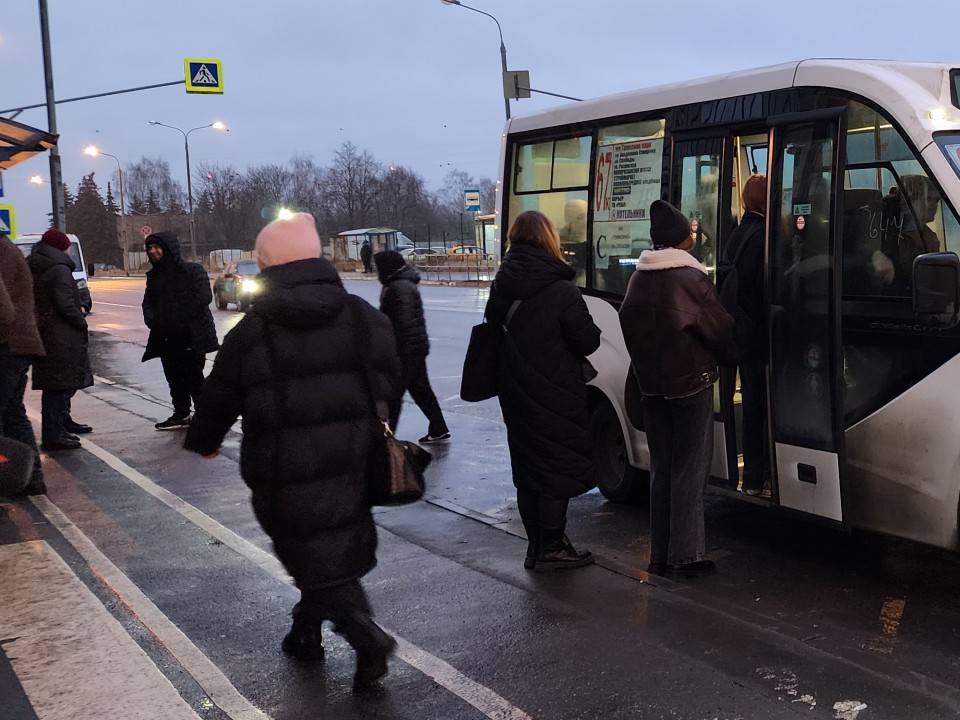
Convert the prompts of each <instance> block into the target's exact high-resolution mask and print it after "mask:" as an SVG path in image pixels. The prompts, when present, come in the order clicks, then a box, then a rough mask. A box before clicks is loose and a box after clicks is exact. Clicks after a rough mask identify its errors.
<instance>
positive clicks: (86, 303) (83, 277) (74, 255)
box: [13, 233, 93, 313]
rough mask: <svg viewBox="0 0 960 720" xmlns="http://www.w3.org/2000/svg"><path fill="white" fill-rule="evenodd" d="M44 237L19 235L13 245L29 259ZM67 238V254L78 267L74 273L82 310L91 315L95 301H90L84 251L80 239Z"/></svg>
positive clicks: (71, 236)
mask: <svg viewBox="0 0 960 720" xmlns="http://www.w3.org/2000/svg"><path fill="white" fill-rule="evenodd" d="M42 237H43V235H42V234H41V233H27V234H26V235H17V237H16V238H14V240H13V244H14V245H16V246H17V247H18V248H20V252H22V253H23V256H24V257H27V256H28V255H29V254H30V252H31V251H32V250H33V246H34V245H36V244H37V243H38V242H40V239H41V238H42ZM67 237H68V238H70V250H69V251H68V252H67V254H68V255H69V256H70V259H71V260H73V264H74V265H75V266H76V267H75V269H74V271H73V279H74V280H76V281H77V287H78V288H79V289H80V309H81V310H83V312H85V313H89V312H90V311H91V310H92V309H93V300H91V299H90V288H89V287H88V286H87V279H88V278H87V265H86V263H85V262H84V261H83V249H82V248H81V247H80V239H79V238H78V237H77V236H76V235H67Z"/></svg>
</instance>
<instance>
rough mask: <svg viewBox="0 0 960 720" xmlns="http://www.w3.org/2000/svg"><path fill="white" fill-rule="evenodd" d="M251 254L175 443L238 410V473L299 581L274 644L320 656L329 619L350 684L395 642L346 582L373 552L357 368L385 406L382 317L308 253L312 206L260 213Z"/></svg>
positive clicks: (368, 408)
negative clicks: (240, 312) (239, 299)
mask: <svg viewBox="0 0 960 720" xmlns="http://www.w3.org/2000/svg"><path fill="white" fill-rule="evenodd" d="M256 253H257V261H258V262H259V264H260V267H261V269H262V272H261V274H260V276H259V277H260V279H261V280H262V281H263V290H262V293H261V294H260V295H258V296H257V301H256V303H255V304H254V306H253V309H252V310H251V311H250V312H248V313H247V314H246V316H245V317H244V318H243V319H242V320H241V321H240V322H239V323H238V324H237V325H236V327H234V328H233V329H232V330H231V331H230V332H229V333H228V334H227V336H226V338H224V341H223V347H222V348H221V350H220V352H219V354H218V355H217V359H216V362H215V364H214V367H213V371H212V372H211V373H210V376H209V377H208V378H207V379H206V382H205V384H204V388H203V394H202V396H201V401H200V406H199V408H198V410H197V412H196V414H195V416H194V418H193V421H192V422H191V423H190V427H189V429H188V431H187V436H186V440H185V442H184V446H185V447H186V448H187V449H188V450H192V451H194V452H197V453H200V454H202V455H212V454H214V453H216V452H217V449H218V448H219V447H220V444H221V442H222V441H223V438H224V436H225V435H226V433H227V431H228V430H229V429H230V427H231V425H233V423H234V422H235V421H236V419H237V417H238V416H242V417H243V440H242V442H241V446H240V472H241V474H242V475H243V479H244V481H245V482H246V483H247V485H248V486H249V487H250V489H251V491H252V493H253V498H252V499H253V509H254V512H255V513H256V516H257V520H259V521H260V524H261V525H262V526H263V529H264V531H265V532H266V533H267V534H268V535H269V536H270V539H271V540H272V541H273V546H274V550H275V551H276V554H277V557H278V558H279V559H280V560H281V562H283V564H284V566H285V567H286V569H287V570H288V572H289V573H290V575H291V576H292V577H293V579H294V581H295V582H296V584H297V587H298V588H299V589H300V592H301V594H302V598H301V601H300V602H299V603H297V606H296V607H295V608H294V621H293V628H292V629H291V631H290V633H289V634H288V635H287V636H286V637H285V638H284V640H283V644H282V647H283V649H284V650H285V651H286V652H288V653H290V654H291V655H293V656H294V657H295V658H297V659H300V660H316V659H319V658H321V657H322V656H323V645H322V644H321V632H320V629H321V625H322V623H323V621H324V620H332V621H333V622H334V624H335V628H336V631H337V632H339V633H341V634H342V635H344V636H345V637H346V638H347V640H348V641H349V642H350V644H351V645H353V647H354V648H356V650H357V674H356V676H355V678H354V685H355V687H356V688H357V689H363V688H365V687H367V686H368V685H370V684H372V683H373V682H375V681H376V680H378V679H379V678H380V677H382V676H383V675H385V674H386V672H387V665H386V659H387V654H388V653H389V652H390V651H392V649H393V647H394V645H395V643H394V641H393V639H392V638H390V637H389V636H388V635H387V634H386V633H384V632H383V630H381V629H380V628H379V627H378V626H377V625H376V624H375V623H374V622H373V621H372V619H371V617H370V615H371V611H370V605H369V603H368V601H367V598H366V595H365V594H364V591H363V588H362V587H361V585H360V582H359V580H360V578H361V577H362V576H363V575H365V574H366V573H368V572H369V571H370V570H371V569H373V567H374V565H376V548H377V532H376V528H375V527H374V524H373V518H372V516H371V514H370V505H369V503H368V501H367V497H366V483H365V480H364V478H365V475H366V469H367V462H368V457H369V456H370V454H371V445H372V442H373V440H374V434H375V433H376V432H378V431H380V432H382V431H381V430H380V429H379V425H378V423H377V420H376V416H375V415H374V412H373V408H372V401H371V398H370V393H369V390H368V386H367V380H366V375H365V371H364V369H363V367H364V363H367V365H368V367H369V368H370V369H371V371H372V377H373V380H374V382H376V383H377V386H378V388H379V390H378V394H379V395H380V397H381V398H384V399H386V400H387V402H388V405H389V408H390V412H391V414H392V417H393V418H394V419H395V418H396V416H397V415H398V414H399V408H400V396H401V393H402V389H401V384H400V368H399V365H398V362H397V355H396V348H395V346H394V340H393V330H392V329H391V327H390V321H389V320H387V318H386V317H384V316H383V315H382V314H381V313H379V312H378V311H377V310H376V309H374V308H373V307H371V306H370V305H369V304H368V303H366V302H365V301H363V300H361V299H360V298H357V297H354V296H352V295H349V294H348V293H347V291H346V290H345V289H344V288H343V285H342V284H341V282H340V278H339V277H338V276H337V272H336V270H335V269H334V268H333V266H332V265H331V264H330V263H329V262H327V261H326V260H323V259H322V258H320V257H319V256H320V240H319V237H318V236H317V232H316V228H315V226H314V221H313V217H312V216H310V215H308V214H306V213H298V214H296V215H294V216H293V218H291V219H289V220H277V221H274V222H273V223H270V224H269V225H267V227H266V228H264V229H263V231H261V233H260V235H259V236H258V237H257V249H256ZM361 314H362V316H363V318H361ZM364 326H365V327H366V328H368V331H369V334H366V335H364V334H362V333H361V328H362V327H364Z"/></svg>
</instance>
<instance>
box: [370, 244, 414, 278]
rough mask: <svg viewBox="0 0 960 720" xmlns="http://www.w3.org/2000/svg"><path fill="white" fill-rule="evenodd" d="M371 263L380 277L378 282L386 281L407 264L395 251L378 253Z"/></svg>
mask: <svg viewBox="0 0 960 720" xmlns="http://www.w3.org/2000/svg"><path fill="white" fill-rule="evenodd" d="M373 262H374V263H375V264H376V266H377V275H378V276H379V277H380V280H386V279H387V278H388V277H390V276H391V275H393V274H394V273H395V272H396V271H397V270H399V269H400V268H402V267H403V266H404V265H406V264H407V261H406V260H404V259H403V255H401V254H400V253H398V252H397V251H396V250H384V251H383V252H378V253H377V254H376V255H374V256H373Z"/></svg>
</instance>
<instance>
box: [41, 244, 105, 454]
mask: <svg viewBox="0 0 960 720" xmlns="http://www.w3.org/2000/svg"><path fill="white" fill-rule="evenodd" d="M69 248H70V239H69V238H68V237H67V236H66V234H65V233H63V232H61V231H60V230H57V229H56V228H51V229H50V230H47V231H46V232H45V233H44V234H43V239H42V240H41V241H40V242H39V243H37V245H36V246H35V247H34V249H33V252H31V253H30V257H28V258H27V264H28V265H29V266H30V272H31V273H32V274H33V296H34V301H35V308H36V317H37V329H38V330H39V331H40V338H41V340H43V349H44V352H45V353H46V356H45V357H43V358H40V359H37V360H35V361H34V363H33V381H32V382H33V389H34V390H41V391H42V392H43V394H42V396H41V405H42V418H43V421H42V423H41V429H42V432H41V436H42V437H41V443H42V445H43V446H44V449H47V450H67V449H72V448H78V447H80V441H79V440H77V438H76V437H75V436H73V435H70V434H68V429H69V428H68V425H69V426H71V427H72V426H73V425H75V423H73V421H72V419H71V418H70V398H71V397H72V396H73V394H74V393H75V392H76V391H77V390H80V389H82V388H85V387H90V386H91V385H93V372H92V371H91V369H90V361H89V358H88V356H87V344H88V338H87V321H86V318H84V317H83V313H82V312H81V311H80V295H79V291H78V289H77V282H76V280H74V278H73V271H74V270H75V269H76V266H75V265H74V264H73V260H71V259H70V256H69V255H67V252H66V251H67V250H68V249H69Z"/></svg>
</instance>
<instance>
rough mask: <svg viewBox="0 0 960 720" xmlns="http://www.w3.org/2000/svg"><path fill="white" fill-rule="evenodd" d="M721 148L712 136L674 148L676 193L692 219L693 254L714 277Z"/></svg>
mask: <svg viewBox="0 0 960 720" xmlns="http://www.w3.org/2000/svg"><path fill="white" fill-rule="evenodd" d="M720 148H721V141H720V140H717V139H709V140H695V141H689V142H678V143H677V145H676V148H675V150H674V155H675V160H674V163H675V172H676V173H677V174H676V175H675V178H674V186H675V190H674V193H673V196H674V197H677V196H678V195H679V197H680V203H679V206H678V209H679V210H680V212H682V213H683V214H684V215H686V216H687V217H688V218H690V229H691V230H693V233H694V237H696V244H695V245H694V246H693V249H692V250H691V251H690V253H691V254H692V255H693V256H694V257H695V258H696V259H697V260H699V261H700V262H701V263H702V264H703V265H704V267H706V268H707V273H708V274H709V275H710V278H711V279H713V278H714V277H715V276H716V271H717V215H718V212H719V202H720ZM677 162H679V165H677V164H676V163H677ZM677 185H679V188H676V186H677Z"/></svg>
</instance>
